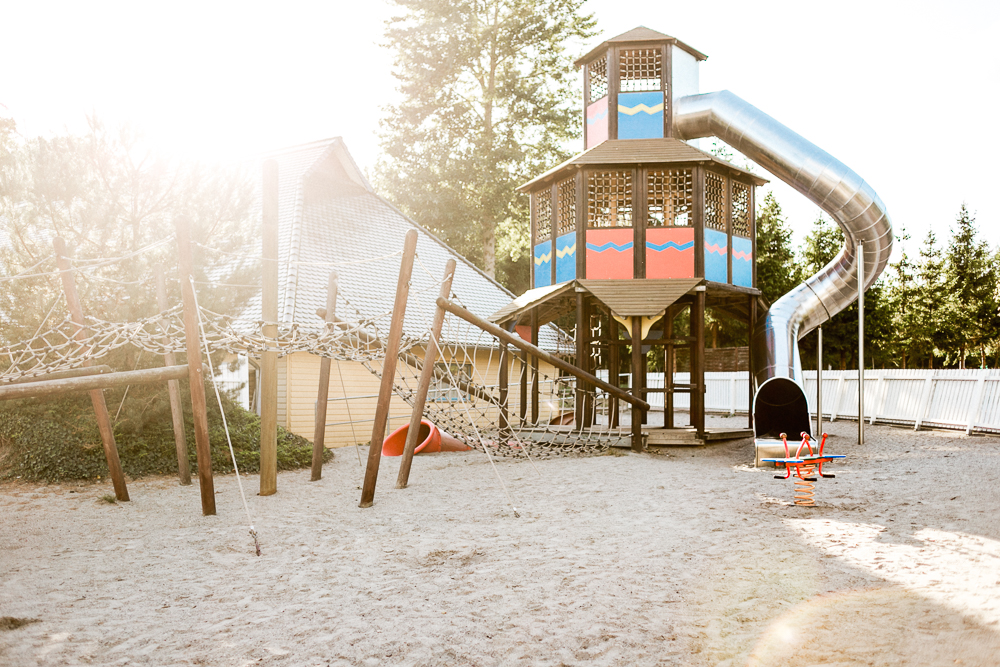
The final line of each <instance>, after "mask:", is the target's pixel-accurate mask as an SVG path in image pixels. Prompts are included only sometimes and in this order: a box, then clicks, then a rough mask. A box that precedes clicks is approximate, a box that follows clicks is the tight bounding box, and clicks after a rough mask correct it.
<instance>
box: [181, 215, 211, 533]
mask: <svg viewBox="0 0 1000 667" xmlns="http://www.w3.org/2000/svg"><path fill="white" fill-rule="evenodd" d="M175 224H176V225H177V259H178V261H177V264H178V269H179V271H178V277H179V278H180V281H181V299H182V301H183V303H184V342H185V347H186V352H187V366H188V381H189V382H188V383H189V384H190V385H191V415H192V416H193V417H194V444H195V451H196V453H197V455H198V485H199V487H201V513H202V514H204V515H205V516H210V515H213V514H215V482H214V480H213V479H212V450H211V447H210V445H209V440H208V407H207V406H206V404H205V378H204V376H203V371H202V366H201V337H200V336H199V335H198V311H197V308H196V306H195V301H194V286H193V285H192V284H191V263H192V262H191V221H190V219H188V218H187V217H186V216H180V217H178V218H177V220H176V222H175Z"/></svg>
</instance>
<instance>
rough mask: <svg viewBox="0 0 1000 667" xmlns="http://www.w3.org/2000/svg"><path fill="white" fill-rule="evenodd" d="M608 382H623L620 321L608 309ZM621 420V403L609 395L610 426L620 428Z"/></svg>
mask: <svg viewBox="0 0 1000 667" xmlns="http://www.w3.org/2000/svg"><path fill="white" fill-rule="evenodd" d="M608 338H609V339H610V340H611V342H610V343H609V344H608V382H610V383H611V384H613V385H615V386H616V387H617V386H619V384H620V382H621V356H620V355H621V344H620V343H619V342H618V321H617V320H616V319H615V318H614V317H613V316H612V315H611V310H610V309H609V310H608ZM620 421H621V404H620V402H619V401H618V399H617V398H616V397H614V396H608V426H609V427H610V428H618V426H619V423H620Z"/></svg>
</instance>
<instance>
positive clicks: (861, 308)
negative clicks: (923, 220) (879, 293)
mask: <svg viewBox="0 0 1000 667" xmlns="http://www.w3.org/2000/svg"><path fill="white" fill-rule="evenodd" d="M858 444H859V445H863V444H865V242H864V241H860V240H859V241H858Z"/></svg>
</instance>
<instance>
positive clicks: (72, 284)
mask: <svg viewBox="0 0 1000 667" xmlns="http://www.w3.org/2000/svg"><path fill="white" fill-rule="evenodd" d="M52 245H53V246H54V247H55V251H56V265H57V266H58V267H59V272H60V275H61V277H62V284H63V291H64V292H65V293H66V306H67V308H69V313H70V317H72V318H73V323H74V324H76V326H77V329H76V334H74V338H76V340H78V341H83V340H86V338H87V327H86V324H85V322H84V319H83V307H82V306H81V305H80V298H79V297H78V296H77V293H76V281H75V280H74V278H73V273H72V270H71V267H70V264H69V258H68V257H67V254H66V242H65V241H64V240H63V239H62V238H61V237H58V236H57V237H56V238H54V239H52ZM88 353H89V350H88ZM92 363H93V362H92V361H91V360H90V359H89V358H87V359H86V360H85V361H84V362H83V365H84V366H86V367H89V366H90V365H91V364H92ZM89 394H90V402H91V404H92V405H93V406H94V416H95V417H96V418H97V428H98V429H99V430H100V432H101V443H102V444H103V445H104V458H105V459H106V460H107V462H108V474H109V475H110V476H111V483H112V484H114V487H115V498H117V499H118V500H121V501H127V500H128V499H129V497H128V487H126V486H125V474H124V473H123V472H122V464H121V460H119V458H118V445H117V444H115V432H114V430H113V429H112V428H111V418H110V417H109V416H108V406H107V404H106V403H105V402H104V390H103V389H94V390H93V391H90V392H89Z"/></svg>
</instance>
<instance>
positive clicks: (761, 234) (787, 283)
mask: <svg viewBox="0 0 1000 667" xmlns="http://www.w3.org/2000/svg"><path fill="white" fill-rule="evenodd" d="M800 282H802V270H801V268H800V267H799V265H798V264H797V263H796V261H795V253H794V251H793V250H792V230H791V228H790V227H789V226H788V222H787V221H786V220H785V217H784V215H782V213H781V204H779V203H778V200H777V199H775V198H774V193H773V192H768V193H767V196H765V197H764V201H763V202H762V203H761V205H760V207H759V208H758V209H757V288H758V289H759V290H760V291H761V293H762V295H763V296H764V298H765V299H766V300H767V302H768V303H774V302H775V301H777V300H778V299H779V298H780V297H782V296H783V295H785V294H787V293H788V292H789V291H791V289H792V288H793V287H795V286H796V285H798V284H799V283H800Z"/></svg>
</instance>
